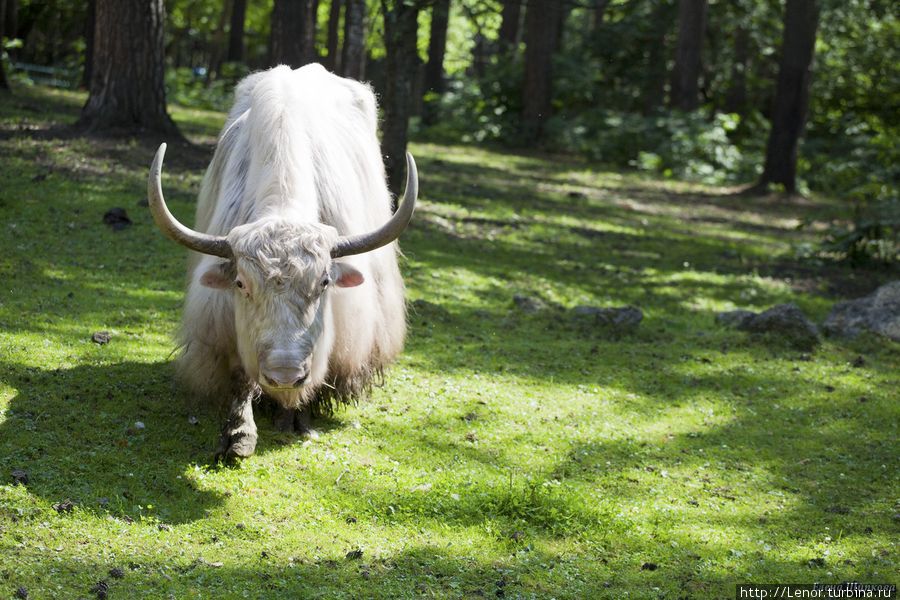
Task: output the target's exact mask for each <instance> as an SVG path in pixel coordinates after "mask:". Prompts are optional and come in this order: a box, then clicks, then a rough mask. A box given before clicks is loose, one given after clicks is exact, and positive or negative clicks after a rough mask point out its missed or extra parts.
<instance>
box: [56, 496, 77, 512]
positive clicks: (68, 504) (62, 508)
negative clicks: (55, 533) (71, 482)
mask: <svg viewBox="0 0 900 600" xmlns="http://www.w3.org/2000/svg"><path fill="white" fill-rule="evenodd" d="M74 508H75V503H74V502H72V501H71V500H68V499H66V500H63V501H62V502H58V503H56V504H54V505H53V510H55V511H56V512H58V513H59V514H63V513H70V512H72V510H73V509H74Z"/></svg>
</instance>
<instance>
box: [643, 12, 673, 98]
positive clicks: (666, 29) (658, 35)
mask: <svg viewBox="0 0 900 600" xmlns="http://www.w3.org/2000/svg"><path fill="white" fill-rule="evenodd" d="M673 8H674V5H670V4H669V3H668V2H660V3H659V4H658V5H657V6H656V8H655V9H654V10H653V12H652V13H651V16H650V18H651V20H652V21H653V26H652V31H651V33H650V37H649V38H648V39H647V40H646V42H645V43H644V44H643V45H644V46H645V48H646V49H647V54H646V56H647V67H646V68H647V70H646V72H645V75H644V85H643V86H642V89H641V110H642V111H643V113H644V114H645V115H648V114H651V113H653V112H655V111H656V110H657V109H659V108H660V107H661V106H662V105H663V104H665V96H666V75H667V73H666V56H667V55H666V47H667V43H666V42H667V39H668V38H669V34H670V30H671V28H672V27H671V25H672V9H673Z"/></svg>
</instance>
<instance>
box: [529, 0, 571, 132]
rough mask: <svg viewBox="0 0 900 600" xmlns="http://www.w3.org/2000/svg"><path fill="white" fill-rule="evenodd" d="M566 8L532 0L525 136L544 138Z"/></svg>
mask: <svg viewBox="0 0 900 600" xmlns="http://www.w3.org/2000/svg"><path fill="white" fill-rule="evenodd" d="M562 16H563V8H562V6H561V3H560V2H558V1H557V0H528V7H527V9H526V11H525V83H524V85H523V88H522V133H523V135H524V138H525V139H526V140H529V141H535V140H538V139H540V137H541V136H542V135H543V128H544V123H545V122H546V121H547V119H548V118H549V117H550V103H551V100H552V99H553V89H552V83H553V53H554V50H555V49H556V48H558V47H559V34H560V21H561V20H562Z"/></svg>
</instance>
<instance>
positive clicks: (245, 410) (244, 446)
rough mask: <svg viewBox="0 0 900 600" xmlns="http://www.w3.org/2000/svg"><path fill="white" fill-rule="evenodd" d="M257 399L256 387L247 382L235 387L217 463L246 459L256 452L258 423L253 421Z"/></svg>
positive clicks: (217, 454) (223, 428)
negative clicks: (255, 400)
mask: <svg viewBox="0 0 900 600" xmlns="http://www.w3.org/2000/svg"><path fill="white" fill-rule="evenodd" d="M256 397H257V393H256V391H255V388H254V386H252V385H248V384H247V383H246V382H240V384H239V385H236V386H235V394H234V399H233V400H232V402H231V410H230V412H229V414H228V419H227V420H226V421H225V425H224V426H223V427H222V435H221V436H220V437H219V448H218V450H217V451H216V456H215V459H216V461H220V460H226V461H227V460H232V459H234V458H246V457H248V456H250V455H251V454H253V451H254V450H256V439H257V436H256V423H255V422H254V421H253V400H254V399H255V398H256Z"/></svg>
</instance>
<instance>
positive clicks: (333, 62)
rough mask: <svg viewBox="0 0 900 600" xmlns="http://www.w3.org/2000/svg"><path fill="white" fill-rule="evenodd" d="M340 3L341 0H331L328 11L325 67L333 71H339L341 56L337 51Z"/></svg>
mask: <svg viewBox="0 0 900 600" xmlns="http://www.w3.org/2000/svg"><path fill="white" fill-rule="evenodd" d="M341 4H342V3H341V0H331V7H330V9H329V11H328V56H327V57H325V67H327V68H328V70H329V71H333V72H334V73H339V72H340V69H341V56H340V53H339V52H338V32H339V31H340V26H341Z"/></svg>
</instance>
